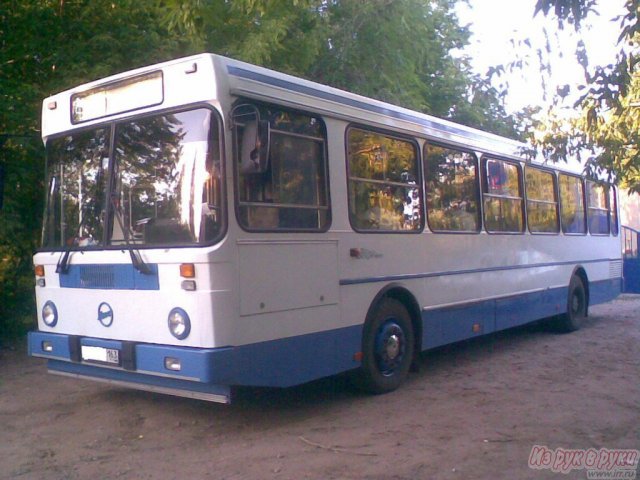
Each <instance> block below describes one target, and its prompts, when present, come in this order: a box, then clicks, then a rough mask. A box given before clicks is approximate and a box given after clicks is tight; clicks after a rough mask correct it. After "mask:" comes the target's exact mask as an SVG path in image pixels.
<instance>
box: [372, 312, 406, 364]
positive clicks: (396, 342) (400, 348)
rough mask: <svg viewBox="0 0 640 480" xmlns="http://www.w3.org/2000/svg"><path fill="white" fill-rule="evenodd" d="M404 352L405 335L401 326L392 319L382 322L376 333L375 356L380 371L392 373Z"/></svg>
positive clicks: (400, 361)
mask: <svg viewBox="0 0 640 480" xmlns="http://www.w3.org/2000/svg"><path fill="white" fill-rule="evenodd" d="M404 352H405V336H404V332H403V330H402V328H400V326H399V325H398V324H397V323H396V322H395V321H394V320H389V321H387V322H386V323H385V324H383V325H382V326H381V327H380V329H379V330H378V334H377V335H376V344H375V358H376V363H377V364H378V368H379V370H380V373H382V374H383V375H393V373H394V372H395V370H396V369H397V368H398V367H399V366H400V365H401V364H402V361H403V359H404Z"/></svg>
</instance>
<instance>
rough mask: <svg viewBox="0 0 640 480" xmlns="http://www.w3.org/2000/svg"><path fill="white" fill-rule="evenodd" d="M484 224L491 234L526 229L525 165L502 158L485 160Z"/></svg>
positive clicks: (518, 231) (519, 231) (517, 231)
mask: <svg viewBox="0 0 640 480" xmlns="http://www.w3.org/2000/svg"><path fill="white" fill-rule="evenodd" d="M484 165H485V178H484V190H483V194H482V198H483V206H484V226H485V228H486V229H487V231H488V232H490V233H522V232H523V231H524V212H523V205H522V203H523V195H522V182H521V173H522V171H521V168H520V166H519V165H516V164H514V163H509V162H504V161H502V160H494V159H488V160H485V163H484Z"/></svg>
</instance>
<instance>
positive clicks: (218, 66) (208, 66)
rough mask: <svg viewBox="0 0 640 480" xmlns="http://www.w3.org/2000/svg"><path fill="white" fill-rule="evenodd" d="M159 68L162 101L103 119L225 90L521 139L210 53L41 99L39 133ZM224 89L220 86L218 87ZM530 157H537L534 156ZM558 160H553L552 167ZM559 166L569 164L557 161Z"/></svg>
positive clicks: (519, 154) (499, 144)
mask: <svg viewBox="0 0 640 480" xmlns="http://www.w3.org/2000/svg"><path fill="white" fill-rule="evenodd" d="M156 71H161V72H162V76H163V85H164V89H163V95H162V101H161V102H160V103H156V104H154V105H148V106H142V107H140V108H136V109H135V110H126V111H121V112H117V113H113V114H109V115H108V118H109V119H117V118H124V117H127V116H130V115H132V114H139V113H145V112H148V111H153V110H159V109H166V108H174V107H179V106H182V105H188V104H193V103H198V102H212V101H215V102H220V99H224V98H228V96H229V95H237V96H242V97H245V98H251V99H254V100H263V101H275V102H277V103H280V104H284V105H288V106H291V107H296V108H300V109H303V110H307V111H310V112H315V113H318V114H322V115H325V116H329V117H333V118H340V119H344V120H345V121H348V122H355V123H363V124H371V125H377V126H379V127H387V128H392V129H394V130H397V131H400V132H403V133H406V134H409V135H416V136H420V137H424V138H428V139H430V140H436V141H438V140H439V141H442V142H447V143H453V144H456V145H459V146H464V147H467V148H470V149H477V150H482V151H485V152H487V153H490V154H494V155H500V156H503V157H507V158H513V159H520V160H521V159H522V158H523V151H524V150H525V149H526V144H524V143H521V142H518V141H515V140H512V139H509V138H505V137H501V136H499V135H495V134H492V133H488V132H485V131H482V130H479V129H475V128H471V127H467V126H464V125H460V124H457V123H454V122H451V121H448V120H443V119H440V118H437V117H433V116H431V115H427V114H424V113H420V112H417V111H413V110H409V109H407V108H403V107H399V106H396V105H392V104H390V103H386V102H382V101H379V100H375V99H372V98H368V97H364V96H361V95H357V94H354V93H351V92H347V91H345V90H340V89H337V88H333V87H329V86H327V85H322V84H320V83H317V82H312V81H310V80H305V79H303V78H299V77H295V76H292V75H288V74H285V73H281V72H277V71H274V70H270V69H267V68H263V67H259V66H256V65H251V64H249V63H245V62H241V61H238V60H233V59H231V58H227V57H223V56H220V55H215V54H206V53H205V54H199V55H194V56H190V57H185V58H180V59H176V60H171V61H168V62H164V63H159V64H155V65H150V66H146V67H142V68H138V69H135V70H130V71H127V72H123V73H119V74H117V75H112V76H109V77H106V78H103V79H100V80H96V81H93V82H90V83H86V84H84V85H80V86H78V87H75V88H72V89H69V90H66V91H64V92H61V93H58V94H56V95H52V96H50V97H48V98H46V99H45V100H44V101H43V110H42V112H43V113H42V136H43V139H46V138H47V137H48V136H51V135H54V134H58V133H62V132H65V131H68V130H72V129H76V128H80V127H83V126H88V125H92V124H96V123H102V122H104V120H105V118H106V117H107V116H106V115H105V116H102V117H97V118H96V119H92V120H90V121H83V122H76V123H74V122H72V118H71V117H72V99H73V98H74V97H75V96H77V95H79V94H84V93H85V92H91V91H93V90H100V89H104V88H109V86H111V85H117V84H118V83H119V82H124V81H128V80H130V79H132V78H135V77H139V76H141V75H144V74H148V73H150V72H156ZM223 90H225V91H223ZM535 163H540V162H538V161H536V162H535ZM557 167H558V165H554V168H557ZM560 169H562V170H573V168H571V167H570V166H567V165H565V166H564V167H563V166H560Z"/></svg>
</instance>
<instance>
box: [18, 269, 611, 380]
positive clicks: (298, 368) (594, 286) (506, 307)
mask: <svg viewBox="0 0 640 480" xmlns="http://www.w3.org/2000/svg"><path fill="white" fill-rule="evenodd" d="M621 288H622V284H621V279H620V278H616V279H610V280H603V281H598V282H591V283H590V284H589V295H590V304H591V305H595V304H597V303H602V302H605V301H609V300H612V299H613V298H615V297H616V296H617V295H619V294H620V292H621ZM567 293H568V292H567V287H563V288H554V289H548V290H544V291H540V292H534V293H528V294H522V295H517V296H512V297H505V298H498V299H492V300H484V301H480V302H477V303H473V304H465V305H462V306H451V307H447V308H441V309H437V310H428V311H423V312H422V325H423V336H422V347H423V349H424V350H427V349H430V348H434V347H438V346H442V345H446V344H449V343H453V342H457V341H461V340H465V339H468V338H471V337H477V336H481V335H484V334H488V333H492V332H495V331H498V330H503V329H507V328H511V327H515V326H518V325H522V324H524V323H528V322H531V321H534V320H538V319H541V318H545V317H548V316H552V315H555V314H557V313H561V312H564V311H566V308H567ZM363 320H364V319H363ZM474 324H478V325H479V329H477V328H476V329H475V331H474ZM86 340H88V339H82V342H83V343H84V344H90V343H91V344H93V342H87V341H86ZM28 341H29V354H30V355H36V356H42V357H47V358H50V359H51V360H50V364H49V366H50V368H51V369H54V370H59V371H64V372H67V373H77V374H79V375H85V376H89V377H91V376H95V377H98V378H102V379H104V378H112V379H121V380H123V381H130V382H139V383H142V384H145V385H164V386H167V387H170V385H175V387H170V388H180V389H182V390H191V391H194V392H203V391H207V390H206V388H208V387H210V386H214V387H215V386H218V387H219V386H221V385H248V386H265V387H289V386H292V385H297V384H300V383H304V382H308V381H311V380H314V379H317V378H321V377H326V376H330V375H334V374H337V373H340V372H344V371H347V370H351V369H354V368H357V367H358V366H359V363H358V362H357V361H356V360H355V359H354V354H356V353H357V352H359V351H360V349H361V342H362V325H361V324H360V325H355V326H352V327H346V328H340V329H335V330H329V331H325V332H318V333H312V334H308V335H300V336H295V337H289V338H282V339H278V340H271V341H267V342H260V343H254V344H250V345H242V346H238V347H226V348H213V349H199V348H185V347H176V346H162V345H148V344H137V345H136V367H137V369H138V371H144V373H139V372H137V373H136V372H127V371H122V370H117V369H110V368H102V367H98V366H93V365H85V364H77V363H72V362H71V356H70V352H69V348H68V345H69V336H68V335H59V334H51V333H44V332H30V333H29V338H28ZM43 341H51V342H52V344H53V345H54V351H53V352H50V353H48V352H45V351H43V349H42V342H43ZM98 344H99V343H98ZM106 344H107V343H105V345H106ZM58 347H59V348H60V351H56V349H57V348H58ZM165 357H174V358H178V359H180V360H181V363H182V366H183V369H182V370H181V372H172V371H169V370H167V369H165V368H164V358H165ZM60 360H65V361H60ZM180 375H182V376H183V378H182V379H180V378H174V379H170V378H166V377H169V376H174V377H180ZM173 382H178V383H173ZM203 389H204V390H203Z"/></svg>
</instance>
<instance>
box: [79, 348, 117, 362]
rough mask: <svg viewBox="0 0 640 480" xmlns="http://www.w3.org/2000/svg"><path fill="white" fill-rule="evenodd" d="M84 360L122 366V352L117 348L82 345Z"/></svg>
mask: <svg viewBox="0 0 640 480" xmlns="http://www.w3.org/2000/svg"><path fill="white" fill-rule="evenodd" d="M82 360H84V361H86V362H101V363H108V364H109V365H120V351H119V350H118V349H116V348H104V347H89V346H87V345H82Z"/></svg>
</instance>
